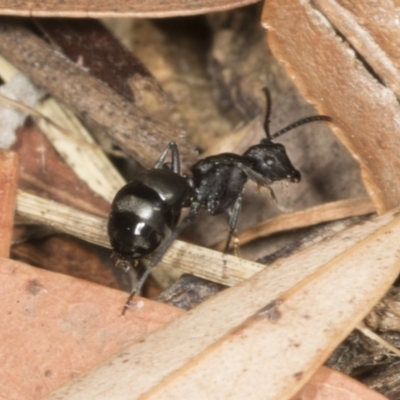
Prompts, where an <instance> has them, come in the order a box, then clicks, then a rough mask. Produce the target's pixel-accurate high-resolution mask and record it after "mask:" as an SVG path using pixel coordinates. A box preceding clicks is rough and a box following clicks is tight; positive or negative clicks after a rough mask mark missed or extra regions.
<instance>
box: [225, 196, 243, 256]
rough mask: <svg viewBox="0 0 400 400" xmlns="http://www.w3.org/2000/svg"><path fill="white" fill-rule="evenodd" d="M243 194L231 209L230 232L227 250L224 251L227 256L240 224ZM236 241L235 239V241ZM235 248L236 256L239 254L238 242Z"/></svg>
mask: <svg viewBox="0 0 400 400" xmlns="http://www.w3.org/2000/svg"><path fill="white" fill-rule="evenodd" d="M242 198H243V196H242V194H240V195H239V196H238V198H237V199H236V201H235V204H234V205H233V207H232V208H231V209H229V231H228V239H227V241H226V245H225V249H224V254H227V253H228V251H229V247H230V244H231V241H232V238H235V234H236V227H237V224H238V220H239V215H240V209H241V208H242ZM234 240H235V239H234ZM234 246H235V247H234V248H235V255H237V253H238V247H239V246H238V243H237V242H236V243H235V244H234Z"/></svg>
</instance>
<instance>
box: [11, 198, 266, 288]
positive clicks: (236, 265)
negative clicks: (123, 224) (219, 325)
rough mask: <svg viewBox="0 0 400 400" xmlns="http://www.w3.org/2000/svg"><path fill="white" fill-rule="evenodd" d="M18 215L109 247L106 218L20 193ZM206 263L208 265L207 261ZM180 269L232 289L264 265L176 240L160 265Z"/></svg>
mask: <svg viewBox="0 0 400 400" xmlns="http://www.w3.org/2000/svg"><path fill="white" fill-rule="evenodd" d="M17 214H18V215H19V216H21V217H24V218H27V219H29V220H31V221H35V222H36V223H38V224H44V225H48V226H51V227H52V228H54V229H55V230H57V231H60V232H64V233H67V234H70V235H73V236H75V237H78V238H80V239H83V240H86V241H88V242H90V243H94V244H97V245H99V246H103V247H106V248H110V242H109V238H108V236H107V219H105V218H101V217H96V216H94V215H91V214H87V213H85V212H82V211H78V210H76V209H74V208H71V207H68V206H65V205H63V204H60V203H57V202H54V201H51V200H46V199H43V198H41V197H38V196H34V195H32V194H29V193H26V192H23V191H19V193H18V197H17ZM205 260H207V262H205ZM163 264H166V266H167V269H174V270H176V269H180V270H181V273H183V272H189V273H192V274H194V275H197V276H199V277H201V278H205V279H209V280H212V281H214V282H218V283H222V284H224V285H228V286H233V285H235V284H237V283H239V282H241V281H242V280H244V279H246V278H249V277H250V276H252V275H254V274H255V273H256V272H258V271H260V270H261V269H262V268H263V266H262V265H261V264H257V263H254V262H251V261H246V260H242V259H239V258H237V257H234V256H227V255H225V256H223V255H222V254H221V253H219V252H216V251H213V250H209V249H206V248H203V247H199V246H195V245H191V244H188V243H184V242H181V241H175V243H174V244H173V245H172V247H171V248H170V250H169V251H168V252H167V254H166V255H165V256H164V258H163V261H162V263H160V267H161V265H163Z"/></svg>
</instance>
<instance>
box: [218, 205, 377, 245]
mask: <svg viewBox="0 0 400 400" xmlns="http://www.w3.org/2000/svg"><path fill="white" fill-rule="evenodd" d="M374 212H376V207H375V205H374V203H373V202H372V201H371V199H369V198H368V197H363V198H360V199H348V200H339V201H333V202H331V203H325V204H322V205H319V206H316V207H311V208H307V209H306V210H301V211H297V212H294V213H291V214H286V215H285V214H284V215H278V216H277V217H274V218H271V219H268V220H267V221H264V222H261V223H260V224H258V225H256V226H254V227H252V228H250V229H247V230H246V231H244V232H242V233H240V234H239V235H238V240H239V243H240V244H246V243H249V242H251V241H252V240H255V239H258V238H260V237H265V236H270V235H273V234H275V233H280V232H285V231H288V230H293V229H301V228H308V227H310V226H314V225H318V224H322V223H324V222H330V221H336V220H338V219H343V218H349V217H355V216H361V215H367V214H372V213H374ZM224 246H225V241H221V242H220V243H218V244H217V245H215V246H214V249H215V250H223V248H224Z"/></svg>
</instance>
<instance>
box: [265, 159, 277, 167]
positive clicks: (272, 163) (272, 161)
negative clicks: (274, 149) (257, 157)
mask: <svg viewBox="0 0 400 400" xmlns="http://www.w3.org/2000/svg"><path fill="white" fill-rule="evenodd" d="M264 161H265V163H266V164H267V165H274V164H275V161H274V160H273V159H272V158H266V159H265V160H264Z"/></svg>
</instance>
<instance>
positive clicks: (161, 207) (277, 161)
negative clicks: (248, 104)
mask: <svg viewBox="0 0 400 400" xmlns="http://www.w3.org/2000/svg"><path fill="white" fill-rule="evenodd" d="M264 92H265V95H266V100H267V111H266V116H265V121H264V130H265V134H266V138H264V139H262V140H261V142H260V143H259V144H258V145H255V146H251V147H250V148H249V149H248V150H247V151H246V152H245V153H244V154H243V155H242V156H240V155H237V154H233V153H222V154H218V155H215V156H210V157H206V158H204V159H202V160H200V161H198V162H197V163H196V164H194V165H193V166H192V167H191V168H190V171H191V173H192V177H191V178H188V177H185V176H183V175H181V172H180V159H179V151H178V147H177V146H176V144H175V143H173V142H171V143H169V144H168V146H167V148H166V149H165V150H164V152H163V153H162V154H161V156H160V158H159V159H158V161H157V162H156V164H155V166H154V168H153V169H151V170H146V171H144V172H142V173H140V174H138V175H137V176H136V178H135V179H134V180H133V181H131V182H129V183H128V184H126V185H125V186H123V187H122V188H121V189H120V190H119V191H118V192H117V194H116V196H115V198H114V200H113V202H112V204H111V213H110V217H109V220H108V234H109V236H110V241H111V247H112V248H113V250H114V254H115V255H116V257H117V258H118V261H117V264H116V265H117V266H119V267H122V268H124V269H125V270H128V269H129V267H130V266H131V265H132V264H135V263H136V262H137V260H139V259H141V258H143V257H145V256H147V255H149V254H151V253H153V256H152V258H151V259H150V261H149V263H148V265H147V268H146V271H145V272H144V274H143V275H142V277H141V278H140V280H139V281H138V283H137V285H136V287H135V288H134V289H133V290H132V292H131V293H130V295H129V297H128V299H127V301H126V303H125V306H124V309H123V313H124V312H125V310H126V308H127V307H128V305H129V303H130V301H131V300H132V298H133V297H134V295H135V294H136V293H138V292H139V291H140V289H141V287H142V286H143V283H144V282H145V280H146V278H147V276H148V275H149V274H150V272H151V270H152V268H153V267H155V266H156V265H157V264H158V262H159V261H160V260H161V258H162V257H163V256H164V254H165V253H166V252H167V250H168V249H169V247H170V246H171V245H172V243H173V241H174V240H175V239H176V238H177V236H178V235H179V234H180V232H181V231H182V230H183V229H184V228H185V227H186V226H188V225H189V224H191V223H192V222H194V221H195V220H196V218H197V215H198V212H199V210H200V209H201V208H205V209H206V210H207V212H209V213H210V214H213V215H214V214H219V213H222V212H225V211H226V212H228V214H229V230H228V239H227V242H226V246H225V252H227V251H228V249H229V245H230V242H231V240H232V236H233V235H234V233H235V230H236V226H237V223H238V218H239V214H240V208H241V204H242V194H243V189H244V185H245V183H246V182H247V181H248V180H249V179H250V180H251V181H253V182H255V183H256V184H257V185H258V186H262V187H267V188H269V185H270V184H271V183H273V182H276V181H283V180H286V181H290V182H299V181H300V172H299V171H297V170H296V169H295V168H294V167H293V165H292V163H291V162H290V160H289V157H288V156H287V154H286V150H285V147H284V146H283V145H282V144H279V143H274V142H273V140H274V139H276V138H277V137H278V136H281V135H283V134H284V133H286V132H288V131H290V130H292V129H294V128H296V127H298V126H300V125H304V124H307V123H310V122H314V121H331V118H330V117H327V116H323V115H317V116H312V117H308V118H304V119H301V120H299V121H297V122H294V123H293V124H290V125H289V126H287V127H286V128H284V129H281V130H280V131H278V132H276V133H274V134H273V135H270V133H269V116H270V101H269V93H268V91H267V90H266V89H264ZM169 152H171V162H170V163H165V160H166V158H167V155H168V153H169ZM184 207H190V211H189V214H188V216H187V217H185V218H184V219H183V220H182V222H181V223H180V224H178V221H179V217H180V214H181V210H182V208H184Z"/></svg>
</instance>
